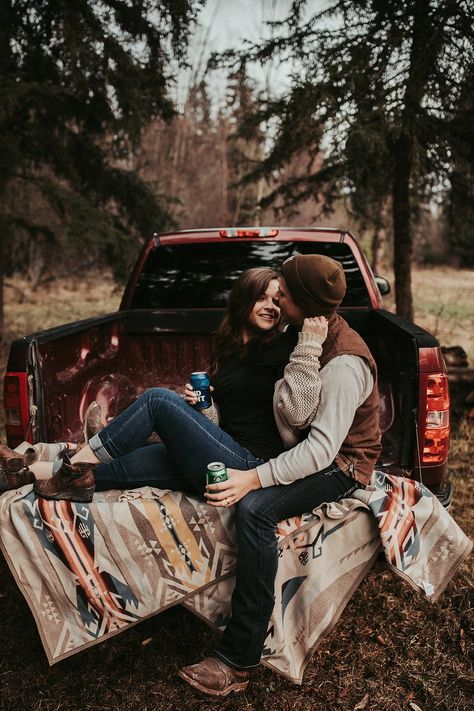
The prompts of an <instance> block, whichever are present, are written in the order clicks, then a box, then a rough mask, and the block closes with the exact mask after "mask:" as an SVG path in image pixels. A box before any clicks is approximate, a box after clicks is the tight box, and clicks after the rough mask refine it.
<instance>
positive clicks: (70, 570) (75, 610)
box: [0, 486, 380, 683]
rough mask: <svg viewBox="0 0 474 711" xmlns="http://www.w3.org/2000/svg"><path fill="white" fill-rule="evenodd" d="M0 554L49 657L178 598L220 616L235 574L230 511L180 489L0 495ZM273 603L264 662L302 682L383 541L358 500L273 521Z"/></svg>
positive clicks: (213, 619)
mask: <svg viewBox="0 0 474 711" xmlns="http://www.w3.org/2000/svg"><path fill="white" fill-rule="evenodd" d="M0 520H1V521H2V525H1V527H0V541H1V547H2V550H3V553H4V555H5V557H6V559H7V562H8V564H9V566H10V568H11V571H12V573H13V575H14V577H15V579H16V582H17V584H18V586H19V588H20V590H21V592H22V593H23V595H24V596H25V598H26V601H27V602H28V604H29V606H30V609H31V611H32V613H33V615H34V617H35V620H36V624H37V627H38V630H39V633H40V636H41V640H42V642H43V646H44V649H45V652H46V655H47V657H48V660H49V662H50V664H53V663H55V662H57V661H59V660H61V659H64V658H66V657H68V656H70V655H71V654H74V653H76V652H78V651H80V650H83V649H87V648H88V647H90V646H91V645H93V644H97V643H98V642H100V641H103V640H105V639H107V638H109V637H110V636H112V635H114V634H117V633H118V632H120V631H122V630H124V629H127V627H129V626H130V625H133V624H135V623H137V622H139V621H140V620H143V619H145V618H146V617H149V616H150V615H155V614H156V613H158V612H160V611H162V610H165V609H166V608H168V607H170V606H172V605H176V604H179V603H185V604H186V605H187V607H188V608H189V609H191V610H192V611H193V612H194V613H195V614H196V615H198V616H200V617H201V618H203V619H205V620H207V621H208V622H210V623H211V624H213V625H214V626H216V627H222V626H223V625H225V621H226V618H227V615H228V614H229V599H230V595H231V592H232V588H233V584H234V580H233V577H232V571H233V568H234V564H235V549H234V542H233V541H234V533H233V516H232V513H231V511H230V510H227V509H221V508H212V507H210V506H208V505H207V504H206V503H205V502H204V501H203V500H200V499H198V498H193V497H190V496H185V495H184V494H182V493H180V492H164V491H159V490H156V489H150V488H148V487H146V488H143V489H137V490H134V491H129V492H119V491H110V492H103V493H100V494H99V493H98V494H96V495H95V496H94V500H93V502H92V503H90V504H78V503H76V504H74V503H70V502H66V501H46V500H45V499H41V498H36V497H35V495H34V493H33V491H32V487H31V486H25V487H22V489H19V490H18V491H11V492H6V493H5V494H3V495H2V496H1V497H0ZM278 536H279V540H280V562H279V569H278V577H277V581H276V591H277V601H276V605H275V609H274V613H273V617H272V620H271V622H270V626H269V632H268V637H267V642H266V647H265V652H264V659H263V662H264V663H265V664H266V665H267V666H269V667H271V668H272V669H274V670H275V671H277V672H279V673H281V674H283V675H284V676H285V677H286V678H289V679H291V680H292V681H295V682H297V683H301V680H302V675H303V671H304V668H305V667H306V665H307V663H308V661H309V659H310V657H311V653H312V652H313V651H314V649H315V648H316V647H317V645H318V644H319V643H320V641H321V640H322V639H323V637H324V636H325V635H326V634H327V633H328V632H329V630H330V629H331V628H332V627H333V626H334V624H335V623H336V621H337V619H338V617H339V616H340V614H341V612H342V610H343V609H344V607H345V605H346V603H347V602H348V600H349V599H350V597H351V595H352V594H353V592H354V590H355V589H356V588H357V586H358V585H359V583H360V582H361V580H362V579H363V578H364V576H365V575H366V573H367V572H368V570H369V569H370V568H371V566H372V564H373V562H374V560H375V558H376V556H377V553H378V552H379V550H380V541H379V536H378V534H377V527H376V525H375V523H374V520H373V516H372V515H371V514H370V512H369V510H368V509H367V506H366V505H365V504H363V503H361V502H359V501H356V500H351V499H348V500H346V501H345V502H344V503H343V504H330V505H324V506H323V507H321V508H320V509H318V510H317V511H316V513H314V514H306V515H304V516H301V517H298V518H294V519H290V520H289V521H285V522H282V523H281V524H280V525H279V529H278Z"/></svg>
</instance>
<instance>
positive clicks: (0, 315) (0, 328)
mask: <svg viewBox="0 0 474 711" xmlns="http://www.w3.org/2000/svg"><path fill="white" fill-rule="evenodd" d="M4 264H5V249H4V230H3V224H2V222H1V219H0V344H1V343H3V341H4V339H5V315H4V314H5V309H4V305H3V287H4Z"/></svg>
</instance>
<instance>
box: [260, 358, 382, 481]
mask: <svg viewBox="0 0 474 711" xmlns="http://www.w3.org/2000/svg"><path fill="white" fill-rule="evenodd" d="M320 375H321V385H322V387H321V397H320V402H319V407H318V409H317V411H316V414H315V417H314V419H313V421H312V422H311V426H310V431H309V434H308V437H307V438H306V439H304V440H303V441H302V442H300V443H299V444H297V445H296V446H295V447H293V448H292V449H290V450H288V451H287V452H282V454H280V455H279V456H278V457H276V458H275V459H271V460H270V461H269V462H266V463H265V464H262V465H260V466H258V467H257V470H256V471H257V475H258V478H259V481H260V484H261V486H273V485H275V484H290V483H291V482H292V481H295V480H297V479H302V478H303V477H305V476H308V474H314V473H315V472H317V471H320V470H321V469H324V468H325V467H328V466H329V465H330V464H331V463H332V462H333V461H334V459H335V457H336V455H337V453H338V452H339V449H340V447H341V445H342V443H343V441H344V439H345V438H346V436H347V433H348V431H349V429H350V427H351V425H352V421H353V419H354V415H355V411H356V410H357V408H358V407H359V406H360V405H361V404H362V403H363V402H364V400H366V399H367V397H368V396H369V394H370V393H371V392H372V388H373V377H372V374H371V372H370V369H369V366H368V364H367V363H366V361H365V360H364V359H363V358H360V357H358V356H347V355H344V356H337V357H336V358H334V359H333V360H331V361H330V362H329V363H328V364H327V366H326V367H325V368H323V370H322V371H321V374H320Z"/></svg>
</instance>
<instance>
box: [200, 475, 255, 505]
mask: <svg viewBox="0 0 474 711" xmlns="http://www.w3.org/2000/svg"><path fill="white" fill-rule="evenodd" d="M227 476H228V477H229V478H228V479H227V481H220V482H219V483H218V484H208V485H207V487H206V489H207V490H206V491H205V492H204V496H205V497H206V499H207V503H208V504H211V506H221V507H223V508H228V507H229V506H234V505H235V504H236V503H237V502H238V501H240V499H242V498H243V497H244V496H245V495H246V494H248V493H249V491H253V490H254V489H260V487H261V484H260V479H259V478H258V476H257V470H256V469H249V470H248V471H241V470H240V469H227Z"/></svg>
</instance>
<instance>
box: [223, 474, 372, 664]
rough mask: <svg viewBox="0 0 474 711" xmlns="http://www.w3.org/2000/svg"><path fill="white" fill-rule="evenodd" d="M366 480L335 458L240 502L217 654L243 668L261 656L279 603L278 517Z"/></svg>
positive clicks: (326, 499)
mask: <svg viewBox="0 0 474 711" xmlns="http://www.w3.org/2000/svg"><path fill="white" fill-rule="evenodd" d="M360 486H361V485H360V484H359V483H358V482H357V481H355V479H352V478H351V477H349V476H347V475H346V474H344V472H343V471H341V469H340V468H339V467H338V466H337V464H333V465H331V466H330V467H328V468H327V469H324V470H322V471H320V472H318V473H317V474H310V475H309V476H307V477H304V479H299V480H297V481H295V482H293V484H287V485H284V486H283V485H281V486H269V487H266V488H264V489H257V490H255V491H251V492H250V493H249V494H247V495H246V496H244V498H243V499H241V500H240V501H239V502H238V503H237V504H236V506H235V509H236V515H237V518H236V533H237V549H238V556H237V566H236V582H235V588H234V592H233V594H232V609H231V619H230V621H229V623H228V625H227V627H226V629H225V631H224V634H223V636H222V638H221V640H220V642H219V645H218V647H217V649H216V651H215V654H216V656H217V657H219V658H220V659H222V660H223V661H224V662H226V663H227V664H229V665H230V666H233V667H235V668H237V669H252V668H255V667H256V666H257V665H258V663H259V661H260V657H261V654H262V650H263V648H264V644H265V638H266V636H267V629H268V623H269V621H270V617H271V614H272V611H273V606H274V592H275V590H274V589H275V577H276V573H277V566H278V546H277V538H276V526H277V524H278V522H279V521H284V520H285V519H287V518H291V517H292V516H298V515H300V514H302V513H305V512H306V511H311V510H312V509H314V508H316V507H317V506H320V505H321V504H322V503H323V502H330V501H337V500H339V499H342V498H344V497H345V496H349V495H350V494H351V493H352V492H353V491H354V490H355V489H357V488H359V487H360Z"/></svg>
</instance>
